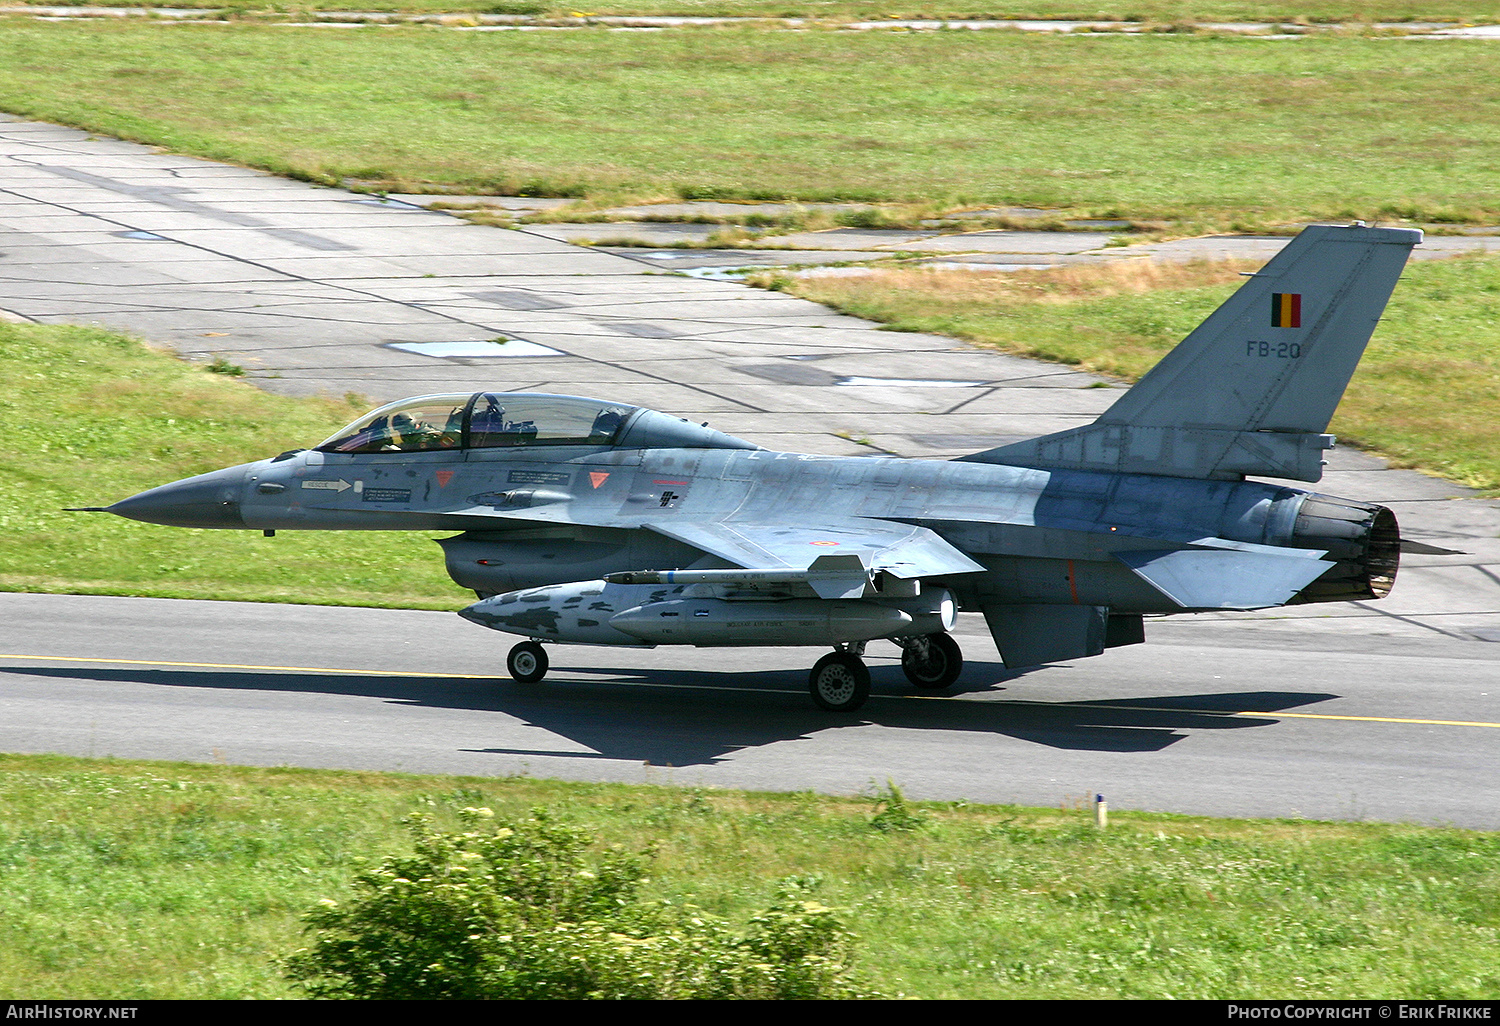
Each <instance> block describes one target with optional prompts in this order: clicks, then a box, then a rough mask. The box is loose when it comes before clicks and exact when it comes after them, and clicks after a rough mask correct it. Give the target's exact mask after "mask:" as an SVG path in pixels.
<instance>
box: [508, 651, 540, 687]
mask: <svg viewBox="0 0 1500 1026" xmlns="http://www.w3.org/2000/svg"><path fill="white" fill-rule="evenodd" d="M547 665H548V664H547V650H546V649H544V648H543V647H542V646H541V645H538V644H537V643H536V642H534V641H523V642H521V643H520V644H519V645H517V646H516V647H515V648H513V649H511V650H510V655H508V656H506V657H505V669H506V670H507V671H509V673H510V675H511V677H512V678H513V679H515V680H518V681H520V682H521V683H522V684H535V683H536V682H537V681H539V680H541V679H542V678H543V677H545V676H547Z"/></svg>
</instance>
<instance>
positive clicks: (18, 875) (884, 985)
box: [0, 755, 1500, 1000]
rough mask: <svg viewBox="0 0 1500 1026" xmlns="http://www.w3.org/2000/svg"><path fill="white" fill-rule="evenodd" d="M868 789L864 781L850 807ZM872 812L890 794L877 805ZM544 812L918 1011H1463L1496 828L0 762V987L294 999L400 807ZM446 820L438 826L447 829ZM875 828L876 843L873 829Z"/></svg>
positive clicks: (1489, 951) (398, 830)
mask: <svg viewBox="0 0 1500 1026" xmlns="http://www.w3.org/2000/svg"><path fill="white" fill-rule="evenodd" d="M872 794H873V790H872ZM887 796H888V797H889V792H887ZM462 806H486V807H490V808H492V809H494V810H495V812H496V815H497V818H498V819H500V820H506V819H516V818H524V817H525V816H526V815H527V814H528V811H529V810H530V809H531V808H533V807H536V806H545V807H547V808H548V809H550V810H552V811H553V813H555V814H556V815H557V816H559V817H560V818H562V819H563V820H565V821H567V822H569V823H573V824H576V825H579V826H582V827H585V828H587V829H589V830H590V831H592V832H593V833H594V834H595V835H596V836H597V837H598V838H599V839H600V843H601V844H619V845H622V846H624V847H625V848H626V849H628V850H640V849H642V848H645V847H646V846H648V845H652V844H654V845H656V847H657V852H658V853H657V855H656V857H655V858H654V860H653V861H652V864H651V877H652V880H651V883H650V887H649V891H650V893H651V895H652V896H654V897H657V898H665V899H670V900H672V901H676V902H691V903H693V904H695V905H697V906H699V907H700V908H702V909H703V910H704V911H706V912H707V913H709V914H712V915H715V916H722V917H724V918H725V919H727V920H729V921H730V922H731V923H735V922H743V917H744V916H745V915H747V914H748V913H749V911H750V910H753V909H756V908H759V907H761V906H763V905H764V903H765V901H766V900H767V899H768V898H769V897H770V896H771V895H772V894H773V892H774V890H775V887H776V884H777V882H778V881H779V880H782V879H785V878H787V877H799V878H801V879H802V880H803V881H804V882H805V883H806V884H808V885H809V886H811V888H812V893H813V895H814V896H815V897H816V899H817V900H819V901H821V902H822V903H824V904H826V905H831V906H834V907H837V908H841V909H843V910H844V917H845V919H846V920H847V922H848V923H849V924H850V925H851V926H852V927H853V929H854V931H855V932H856V934H857V935H858V937H859V946H858V951H859V954H858V962H857V966H858V969H859V971H860V974H861V975H862V976H863V977H864V979H865V980H866V981H867V982H868V983H869V984H870V985H871V986H872V987H873V988H874V989H877V990H879V991H881V992H884V993H886V994H893V995H894V994H900V993H904V994H907V995H911V996H919V997H933V998H960V997H971V998H994V997H1033V998H1073V997H1117V996H1124V997H1150V998H1163V997H1175V998H1229V997H1235V998H1254V997H1260V998H1354V997H1361V998H1379V997H1385V998H1394V997H1403V998H1438V997H1446V998H1488V999H1494V998H1495V997H1496V995H1497V994H1500V971H1497V968H1496V964H1495V961H1494V958H1493V951H1494V947H1495V943H1496V939H1497V937H1496V931H1497V928H1500V900H1497V894H1500V888H1497V884H1500V835H1495V834H1486V833H1475V832H1469V831H1460V830H1442V829H1431V828H1419V827H1406V826H1387V825H1375V824H1359V823H1342V824H1333V823H1312V822H1294V821H1235V820H1210V819H1204V818H1193V817H1185V816H1165V815H1151V814H1144V813H1131V814H1123V815H1120V814H1117V815H1115V816H1113V817H1112V822H1111V825H1110V829H1109V830H1108V831H1107V832H1104V833H1100V832H1099V831H1097V830H1095V829H1094V828H1093V826H1092V825H1091V824H1092V820H1091V816H1090V815H1089V814H1088V813H1085V812H1078V811H1072V812H1068V811H1051V812H1049V811H1047V810H1033V809H1020V808H1014V807H993V806H966V805H964V804H963V803H957V804H936V803H933V804H922V805H918V804H916V803H912V804H910V805H908V806H906V807H904V808H898V810H897V811H898V813H899V814H898V815H895V816H891V815H886V816H885V817H884V819H883V821H882V822H883V823H884V825H885V826H886V827H887V829H879V828H878V827H877V826H876V825H875V824H873V823H872V820H874V819H875V818H876V816H877V807H876V805H875V803H874V802H873V801H869V800H860V799H847V798H835V797H827V796H821V795H813V794H810V793H801V794H791V795H767V794H746V793H741V792H724V791H714V790H701V789H692V788H679V787H649V786H626V785H617V784H566V783H560V782H548V781H537V780H529V779H514V778H513V779H506V780H493V779H488V780H485V779H473V778H451V777H446V778H445V777H411V776H399V775H385V774H359V773H335V772H324V771H310V770H294V769H284V768H283V769H252V768H238V767H229V766H203V765H187V764H171V763H143V762H126V761H119V760H101V761H90V760H83V759H71V758H62V757H57V756H17V755H12V756H0V872H3V873H4V877H5V880H6V886H5V887H4V888H0V993H4V994H7V995H10V996H13V997H18V998H19V997H24V998H46V997H67V998H72V999H86V998H104V997H107V998H113V999H127V1000H128V999H140V998H219V999H223V998H246V997H249V998H275V997H288V996H296V992H295V991H293V990H292V988H291V987H290V986H289V985H288V984H287V983H286V982H285V981H283V980H282V979H281V978H280V976H279V972H278V970H277V968H276V966H275V965H274V963H273V959H275V958H278V957H284V956H285V955H287V954H290V953H291V951H293V950H295V949H296V948H298V947H301V946H303V945H304V944H305V943H306V939H305V938H304V937H303V935H302V934H301V933H300V928H299V920H298V917H299V914H300V913H301V912H302V911H303V910H305V909H306V908H308V907H309V906H311V905H312V904H314V903H315V902H317V901H318V900H320V899H323V898H333V899H342V898H344V897H345V896H346V895H347V893H348V884H349V880H350V877H351V876H352V874H353V872H354V869H355V867H356V866H357V865H358V864H359V863H360V862H361V861H363V862H365V863H366V864H369V863H373V862H374V861H377V860H378V859H379V858H380V857H381V856H382V855H384V854H387V853H393V852H397V851H401V850H403V849H404V848H405V847H406V845H407V843H408V842H407V840H406V838H405V836H404V834H405V832H404V830H403V829H402V827H401V826H400V822H399V821H400V820H401V818H402V817H403V816H406V815H409V814H411V813H412V812H417V811H426V812H430V813H433V814H434V815H437V816H438V817H439V819H440V820H442V819H443V818H444V810H451V809H452V808H454V807H462ZM449 815H450V822H451V813H450V814H449ZM891 827H894V829H892V828H891Z"/></svg>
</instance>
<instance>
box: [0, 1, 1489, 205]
mask: <svg viewBox="0 0 1500 1026" xmlns="http://www.w3.org/2000/svg"><path fill="white" fill-rule="evenodd" d="M1497 83H1500V48H1496V47H1494V46H1491V45H1489V44H1487V43H1485V42H1482V41H1479V42H1449V43H1444V44H1442V45H1431V44H1426V43H1414V42H1412V41H1409V40H1400V39H1381V38H1317V39H1304V40H1300V41H1296V42H1283V43H1277V42H1266V41H1262V40H1254V39H1241V38H1218V37H1196V36H1153V37H1149V38H1147V37H1120V36H1107V37H1083V36H1066V37H1062V38H1040V37H1035V36H1025V37H1022V36H1019V35H1015V34H1007V33H970V32H936V33H862V34H848V33H842V34H841V33H833V32H804V33H789V32H769V31H761V30H755V29H738V28H737V29H706V30H685V31H674V32H666V33H648V34H639V33H615V32H608V31H604V30H585V31H578V32H562V33H488V34H480V33H456V32H447V31H442V30H437V29H424V28H420V27H413V28H404V29H403V28H364V29H359V28H356V29H347V30H339V31H330V30H326V29H296V28H287V27H275V26H265V25H252V24H246V25H225V26H222V27H215V26H181V25H178V26H172V25H160V24H152V23H146V22H137V23H134V24H102V23H69V24H50V23H39V22H32V21H24V20H14V19H12V20H6V21H0V108H4V109H6V110H9V111H12V112H15V113H18V114H22V115H26V116H30V117H38V118H43V119H47V120H54V121H59V122H63V123H67V124H75V125H79V126H82V127H85V128H89V129H92V130H97V131H100V132H105V133H109V134H112V135H118V136H122V137H125V138H130V139H136V140H141V141H146V142H151V143H156V144H159V145H162V146H165V147H168V148H170V149H172V150H175V151H178V152H185V153H193V154H198V155H201V156H207V157H211V158H214V159H222V160H228V161H231V162H236V163H241V164H247V165H253V166H257V167H264V168H268V169H270V170H273V171H278V172H283V173H288V174H293V175H297V176H301V177H305V178H309V179H312V180H316V181H325V182H337V181H343V180H346V179H352V180H356V181H361V182H364V183H366V184H367V185H368V186H369V187H371V188H376V187H380V188H388V189H392V190H397V189H423V188H431V187H434V186H444V187H459V188H462V189H469V190H473V191H478V192H510V193H514V192H528V193H533V194H548V195H575V196H589V197H594V198H599V197H607V198H609V199H612V200H613V199H638V198H676V197H700V198H710V197H718V198H736V199H756V198H765V199H771V198H783V199H784V198H790V199H797V200H806V201H812V200H836V199H844V200H849V199H853V200H869V201H911V202H918V203H926V204H930V205H934V206H936V207H944V206H954V205H963V204H1003V205H1010V204H1018V205H1022V206H1036V207H1049V208H1059V209H1065V210H1068V211H1073V212H1077V213H1081V214H1091V215H1099V216H1111V217H1127V218H1138V219H1147V220H1160V221H1167V222H1171V223H1174V224H1175V225H1176V228H1177V230H1179V231H1197V230H1201V229H1205V228H1213V227H1219V228H1223V227H1229V226H1234V225H1240V226H1249V227H1254V226H1257V225H1267V224H1278V223H1286V222H1297V221H1307V220H1316V219H1321V218H1329V217H1345V218H1347V217H1362V218H1367V219H1375V220H1382V221H1387V222H1389V221H1391V220H1392V219H1397V218H1410V219H1415V220H1418V221H1445V222H1452V223H1467V222H1494V221H1495V220H1497V219H1500V198H1497V194H1496V192H1495V191H1494V189H1493V187H1492V186H1493V168H1494V167H1495V166H1496V164H1497V163H1500V121H1497V120H1496V119H1495V118H1493V117H1492V116H1490V111H1491V110H1492V109H1493V107H1494V104H1495V102H1496V100H1497V97H1500V84H1497Z"/></svg>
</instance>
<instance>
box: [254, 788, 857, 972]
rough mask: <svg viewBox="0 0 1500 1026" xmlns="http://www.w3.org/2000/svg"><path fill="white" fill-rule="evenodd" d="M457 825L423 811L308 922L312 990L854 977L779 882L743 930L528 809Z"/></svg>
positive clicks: (636, 857)
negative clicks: (441, 823)
mask: <svg viewBox="0 0 1500 1026" xmlns="http://www.w3.org/2000/svg"><path fill="white" fill-rule="evenodd" d="M489 815H490V813H489V811H488V810H487V809H466V810H464V811H463V812H462V813H461V816H462V817H463V819H464V826H465V827H466V828H467V829H465V830H464V831H463V832H460V833H441V832H438V831H435V830H434V829H433V828H432V827H431V824H430V823H429V821H428V820H427V819H426V818H424V817H413V819H412V820H411V825H412V828H413V834H414V839H415V846H414V851H413V853H412V854H411V855H409V856H398V857H391V858H387V859H385V860H384V861H383V862H382V863H381V864H380V866H379V867H378V868H376V869H374V870H371V871H368V872H363V873H360V874H359V875H358V876H357V877H356V878H355V881H354V887H355V891H356V897H355V898H354V900H352V901H350V902H349V903H347V904H345V905H340V904H338V903H336V902H333V901H330V900H324V901H323V902H321V903H320V904H319V905H318V906H317V907H315V908H313V909H312V910H311V911H309V912H308V913H307V915H306V916H305V921H306V922H307V924H308V929H309V930H310V931H315V932H317V933H318V934H319V937H318V939H317V940H316V942H315V943H314V944H313V946H312V947H310V948H306V949H303V950H301V951H298V952H296V953H295V954H293V955H292V956H291V957H289V958H288V959H286V960H285V962H284V963H283V966H284V969H285V971H286V974H287V976H288V977H290V978H291V979H292V980H294V981H296V982H297V983H298V984H300V985H301V986H302V987H303V988H304V989H305V990H307V991H308V993H309V994H311V995H312V996H314V997H336V998H379V999H388V1000H389V999H411V998H425V999H432V998H461V999H463V998H466V999H475V998H572V999H576V998H827V997H857V996H863V995H862V992H860V991H859V990H858V989H857V988H856V987H855V986H854V984H853V983H852V981H851V979H850V975H849V962H850V954H851V949H852V940H853V938H852V936H851V935H850V933H849V932H848V930H847V929H846V928H845V927H844V925H843V923H842V922H841V921H840V919H839V918H838V915H837V914H836V913H835V912H834V910H832V909H829V908H825V907H824V906H822V905H820V904H818V903H817V902H814V901H811V900H808V899H807V895H806V893H805V888H804V887H802V886H800V885H797V884H793V883H784V884H783V885H782V888H781V891H780V893H779V895H778V898H777V900H776V901H775V902H774V903H772V904H771V905H770V906H769V907H768V908H766V909H765V910H763V911H762V912H760V913H759V914H757V915H756V916H754V917H753V918H752V919H751V920H750V926H751V930H750V932H749V934H748V935H747V936H744V937H740V936H736V935H735V934H734V933H733V932H732V931H730V930H729V929H727V928H726V927H725V926H724V925H722V924H721V923H718V922H716V921H714V920H712V919H710V918H709V917H707V916H704V915H702V914H701V913H699V912H698V911H697V910H695V909H693V908H692V907H675V906H671V905H667V904H663V903H647V902H644V901H642V900H640V899H639V898H638V896H637V890H638V888H639V885H640V883H641V881H642V880H643V879H644V860H645V859H646V858H648V857H649V855H650V853H649V852H643V853H639V854H628V853H623V852H620V851H609V852H606V853H605V854H603V855H602V856H599V857H598V858H597V859H595V860H594V861H593V863H592V865H591V864H590V860H589V859H588V857H587V852H588V851H589V849H590V847H591V846H592V844H593V838H592V837H590V836H589V835H588V834H587V833H586V832H584V831H582V830H579V829H577V828H574V827H570V826H567V825H564V824H561V823H556V822H553V821H552V820H551V819H550V818H549V817H548V816H547V815H546V813H545V812H543V811H541V810H535V811H534V812H533V813H532V818H531V819H529V820H527V821H525V822H523V823H517V824H511V825H504V826H499V827H497V828H494V829H493V830H480V829H477V827H478V825H479V823H480V822H481V821H482V820H484V819H487V818H489Z"/></svg>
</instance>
